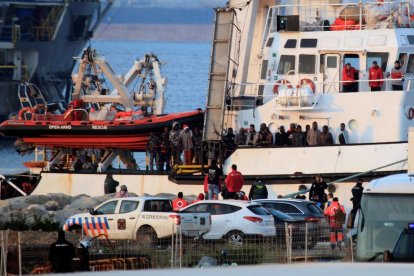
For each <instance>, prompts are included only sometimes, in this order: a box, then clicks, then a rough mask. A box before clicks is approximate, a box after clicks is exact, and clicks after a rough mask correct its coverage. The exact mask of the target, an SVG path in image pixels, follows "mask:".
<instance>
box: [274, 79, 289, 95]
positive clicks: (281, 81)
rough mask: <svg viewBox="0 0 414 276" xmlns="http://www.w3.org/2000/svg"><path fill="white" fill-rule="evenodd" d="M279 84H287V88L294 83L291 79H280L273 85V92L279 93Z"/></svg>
mask: <svg viewBox="0 0 414 276" xmlns="http://www.w3.org/2000/svg"><path fill="white" fill-rule="evenodd" d="M279 85H285V86H287V88H292V84H291V83H290V81H288V80H285V79H282V80H278V81H277V82H276V84H275V85H274V86H273V93H275V94H279Z"/></svg>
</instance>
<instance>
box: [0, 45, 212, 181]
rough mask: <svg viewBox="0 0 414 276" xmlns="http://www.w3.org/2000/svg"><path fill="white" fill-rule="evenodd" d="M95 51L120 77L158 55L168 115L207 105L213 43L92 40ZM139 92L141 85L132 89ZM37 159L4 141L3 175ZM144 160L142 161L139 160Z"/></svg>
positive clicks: (0, 150) (0, 146)
mask: <svg viewBox="0 0 414 276" xmlns="http://www.w3.org/2000/svg"><path fill="white" fill-rule="evenodd" d="M90 46H91V47H92V48H94V49H96V50H97V52H98V53H99V54H102V55H104V56H105V58H106V60H107V61H108V63H109V64H110V66H111V67H112V69H113V70H114V71H115V73H116V74H117V75H122V74H127V72H128V71H129V70H130V68H131V67H132V66H133V64H134V61H135V60H137V59H142V58H143V57H144V55H145V54H146V53H154V54H155V55H156V56H157V57H158V59H159V61H160V62H161V63H162V64H163V65H162V74H163V76H165V77H167V88H166V93H165V96H166V104H165V109H164V112H165V113H172V112H181V111H188V110H194V109H197V108H202V109H203V110H204V107H205V104H206V95H207V86H208V72H209V68H210V53H211V44H210V43H165V42H137V41H92V42H91V45H90ZM134 86H136V87H135V88H136V89H137V88H138V86H139V83H136V84H135V83H133V84H132V85H131V86H130V88H133V87H134ZM33 159H34V154H28V155H25V156H20V155H18V154H17V152H16V151H15V149H14V148H13V141H12V140H1V141H0V174H15V173H19V172H23V171H25V167H24V166H23V163H24V162H26V161H30V160H33ZM137 161H138V162H139V161H142V160H137Z"/></svg>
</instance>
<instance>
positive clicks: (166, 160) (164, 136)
mask: <svg viewBox="0 0 414 276" xmlns="http://www.w3.org/2000/svg"><path fill="white" fill-rule="evenodd" d="M160 142H161V147H160V164H159V167H160V171H161V172H163V171H164V164H165V171H166V172H169V171H170V170H171V166H170V162H171V142H170V137H169V130H168V127H164V130H163V132H162V133H161V135H160Z"/></svg>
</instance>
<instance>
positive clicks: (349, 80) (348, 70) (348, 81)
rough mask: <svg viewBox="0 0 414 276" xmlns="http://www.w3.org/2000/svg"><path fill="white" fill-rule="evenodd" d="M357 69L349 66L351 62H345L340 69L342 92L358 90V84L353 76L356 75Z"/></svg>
mask: <svg viewBox="0 0 414 276" xmlns="http://www.w3.org/2000/svg"><path fill="white" fill-rule="evenodd" d="M358 72H359V70H357V69H355V68H354V67H352V66H351V63H347V64H345V67H344V69H343V70H342V81H343V83H342V92H358V84H357V82H356V79H355V76H357V74H358Z"/></svg>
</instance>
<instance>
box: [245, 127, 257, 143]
mask: <svg viewBox="0 0 414 276" xmlns="http://www.w3.org/2000/svg"><path fill="white" fill-rule="evenodd" d="M256 136H257V133H256V130H255V129H254V124H251V125H250V128H249V131H248V132H247V135H246V145H248V146H254V145H255V142H256V140H257V138H256Z"/></svg>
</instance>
